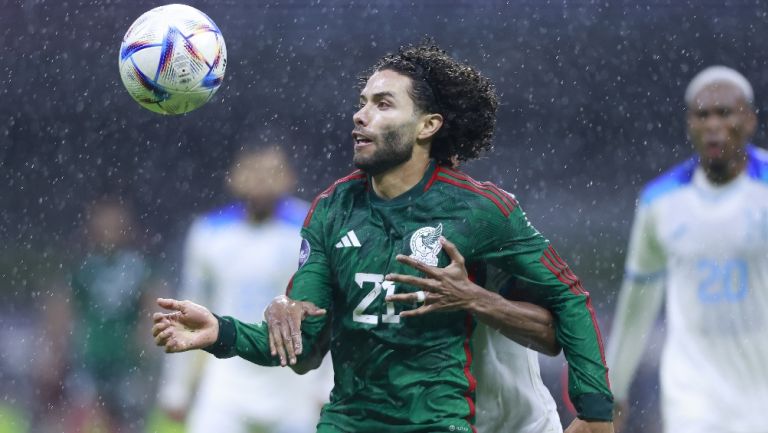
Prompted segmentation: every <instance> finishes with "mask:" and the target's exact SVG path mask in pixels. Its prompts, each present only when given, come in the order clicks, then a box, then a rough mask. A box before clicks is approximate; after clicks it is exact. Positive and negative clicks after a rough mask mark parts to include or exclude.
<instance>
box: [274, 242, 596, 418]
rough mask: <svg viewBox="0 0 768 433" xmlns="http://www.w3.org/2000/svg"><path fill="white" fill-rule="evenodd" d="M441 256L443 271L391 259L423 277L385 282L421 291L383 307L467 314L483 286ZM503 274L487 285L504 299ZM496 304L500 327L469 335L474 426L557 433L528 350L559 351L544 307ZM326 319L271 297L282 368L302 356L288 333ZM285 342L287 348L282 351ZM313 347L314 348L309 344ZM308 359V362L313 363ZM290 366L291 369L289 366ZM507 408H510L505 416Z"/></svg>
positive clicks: (456, 259) (455, 258)
mask: <svg viewBox="0 0 768 433" xmlns="http://www.w3.org/2000/svg"><path fill="white" fill-rule="evenodd" d="M443 246H444V251H445V252H446V253H447V254H448V256H449V257H450V258H451V264H450V265H448V266H447V267H445V268H434V267H427V266H424V265H422V264H421V262H418V261H416V260H414V259H412V258H410V257H407V256H398V257H397V260H398V261H400V262H402V263H404V264H407V265H408V266H411V267H413V268H415V269H419V270H421V272H423V273H424V274H425V275H426V276H427V278H420V277H415V276H410V275H399V274H390V275H388V276H387V277H386V279H388V280H390V281H395V282H401V283H405V284H409V285H411V286H413V287H418V288H421V289H423V292H410V293H403V294H395V295H392V296H389V297H387V298H385V301H390V302H410V303H413V302H416V301H418V300H419V299H424V305H425V307H423V308H420V309H416V310H410V311H409V312H403V313H402V314H401V317H407V316H408V315H409V314H411V315H412V314H427V313H437V312H440V311H444V309H445V308H446V307H448V308H449V309H457V308H458V309H463V310H466V311H469V312H473V310H474V309H475V308H476V307H475V306H477V305H480V303H479V302H477V301H478V300H479V299H482V298H483V297H488V296H490V297H492V298H493V295H491V294H490V293H489V292H487V291H486V290H485V289H484V288H482V287H480V286H478V285H476V284H475V283H473V282H472V281H471V280H470V279H469V275H468V273H467V270H466V267H465V266H464V263H465V261H464V258H463V256H461V254H460V253H459V252H458V251H457V250H456V247H455V246H454V245H453V244H452V243H451V242H448V241H447V240H446V241H444V244H443ZM506 278H507V276H506V275H504V274H503V273H501V272H494V273H493V275H489V276H488V278H487V282H486V284H487V286H488V287H501V288H502V289H501V290H499V291H498V292H499V294H503V295H504V297H505V298H509V297H510V296H515V295H516V293H515V292H516V290H515V288H514V287H513V286H511V285H510V282H509V281H507V279H506ZM496 301H497V302H503V303H505V304H507V307H506V311H505V320H504V323H490V324H485V323H482V322H480V323H478V324H477V328H476V329H475V332H474V334H473V337H472V338H473V343H474V349H475V350H474V352H475V354H476V355H475V358H474V361H473V364H474V370H473V373H474V375H475V378H476V379H477V393H476V394H477V399H476V403H477V405H476V412H477V416H476V424H475V426H476V427H477V429H478V431H480V432H515V433H559V432H562V431H563V428H562V426H561V424H560V417H559V416H558V414H557V406H556V404H555V401H554V399H553V398H552V394H550V392H549V390H548V389H547V388H546V386H545V385H544V382H543V380H542V378H541V373H540V368H539V360H538V355H537V353H536V352H535V351H533V350H531V348H535V349H536V350H539V351H541V352H542V353H545V354H548V355H552V356H554V355H556V354H557V353H559V352H560V347H559V345H558V344H557V341H556V339H555V334H554V321H553V318H552V315H551V314H550V313H549V311H547V310H546V309H543V308H541V307H539V306H536V305H533V304H529V303H524V302H504V301H501V300H499V299H496ZM318 314H325V312H324V311H323V310H321V309H318V308H317V306H315V305H314V304H312V303H310V302H301V301H299V302H297V301H293V300H291V299H289V298H287V297H286V296H284V295H283V296H278V297H277V298H275V299H274V300H273V301H272V302H271V303H270V305H269V307H268V308H267V310H266V312H265V317H266V321H267V325H268V326H269V332H270V344H271V345H274V346H273V349H274V350H273V352H274V353H277V354H279V356H280V357H281V362H284V360H285V359H286V358H289V359H290V362H291V363H294V362H295V359H296V358H295V355H296V353H301V351H302V349H303V348H302V346H301V343H302V341H301V339H300V338H296V339H294V338H293V337H292V336H291V333H292V331H291V330H292V329H300V327H301V321H302V320H303V319H304V318H306V317H307V316H314V315H318ZM286 342H291V343H293V344H290V345H286V344H285V343H286ZM321 344H322V347H321V349H320V350H319V352H318V353H317V354H316V355H315V354H313V356H312V357H310V358H309V359H305V360H304V362H303V363H302V364H297V367H298V369H299V370H301V371H304V370H307V369H311V368H313V367H316V365H314V364H313V362H314V363H315V364H319V361H320V360H321V359H322V355H324V353H325V351H327V348H328V342H327V340H324V341H323V342H321ZM316 347H317V344H316ZM313 358H314V359H313ZM294 368H295V367H294ZM510 408H514V410H510ZM580 424H581V427H588V425H585V423H584V422H583V421H581V420H578V419H577V420H574V422H573V423H572V425H571V426H570V427H569V428H570V429H569V430H568V431H569V432H573V431H578V430H577V429H576V428H577V427H578V426H579V425H580Z"/></svg>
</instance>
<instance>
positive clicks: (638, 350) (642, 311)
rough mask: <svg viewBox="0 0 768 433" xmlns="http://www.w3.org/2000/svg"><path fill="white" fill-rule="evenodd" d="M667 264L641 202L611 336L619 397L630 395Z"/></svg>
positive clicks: (613, 382)
mask: <svg viewBox="0 0 768 433" xmlns="http://www.w3.org/2000/svg"><path fill="white" fill-rule="evenodd" d="M665 266H666V257H665V254H664V251H663V249H662V248H661V246H660V245H659V242H658V238H657V235H656V227H655V223H654V218H653V213H652V209H650V207H649V206H641V207H640V208H638V210H637V212H636V214H635V221H634V224H633V226H632V233H631V235H630V241H629V248H628V251H627V260H626V269H625V275H624V281H623V283H622V287H621V291H620V293H619V297H618V301H617V306H616V313H615V314H614V318H613V326H612V329H611V333H610V337H609V339H608V350H607V360H608V366H609V378H610V381H611V389H612V391H613V394H614V397H615V398H616V400H617V401H623V400H626V399H627V397H628V393H629V387H630V385H631V384H632V379H633V378H634V375H635V371H636V370H637V366H638V364H639V363H640V359H641V358H642V355H643V351H644V350H645V345H646V341H647V339H648V335H649V334H650V333H651V332H652V327H653V323H654V321H655V319H656V317H657V316H658V313H659V310H660V309H661V305H662V300H663V299H664V276H665Z"/></svg>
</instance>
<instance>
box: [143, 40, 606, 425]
mask: <svg viewBox="0 0 768 433" xmlns="http://www.w3.org/2000/svg"><path fill="white" fill-rule="evenodd" d="M366 78H367V79H366V80H365V87H364V88H363V89H362V91H361V93H360V107H359V110H358V111H357V112H356V113H355V115H354V116H353V121H354V124H355V128H354V130H353V132H352V137H353V145H354V163H355V165H356V166H357V167H358V168H359V169H360V170H359V171H356V172H354V173H352V174H351V175H349V176H346V177H344V178H342V179H340V180H338V181H336V182H335V183H334V184H333V185H332V186H331V187H329V188H328V189H327V190H325V191H324V192H323V193H321V194H320V195H319V196H318V197H317V198H316V199H315V200H314V202H313V204H312V206H311V208H310V211H309V214H308V215H307V218H306V219H305V222H304V227H303V228H302V231H301V233H302V237H303V240H302V247H301V255H300V257H301V258H300V260H299V264H300V267H299V270H298V271H297V272H296V274H294V276H293V279H292V281H291V283H290V284H289V288H288V295H289V296H290V297H291V298H293V299H296V300H299V301H311V302H313V303H314V304H315V305H317V306H318V307H320V308H324V309H327V310H328V312H329V313H330V314H329V316H330V317H331V318H332V319H331V320H328V319H327V317H326V316H317V317H309V318H307V319H306V320H305V321H304V323H303V324H302V329H301V337H300V338H302V339H303V340H304V341H303V345H304V347H305V348H307V350H306V352H307V353H311V352H312V348H313V347H314V345H315V343H316V341H317V340H318V339H319V338H320V336H321V335H322V333H323V331H324V330H325V328H326V326H329V327H330V328H329V329H328V332H330V341H331V345H330V347H331V348H330V351H331V354H332V359H333V364H334V371H335V378H334V380H335V384H334V389H333V392H332V394H331V402H330V403H329V404H328V405H326V406H325V407H324V408H323V411H322V414H321V416H320V421H319V423H318V425H317V429H318V432H321V433H328V432H362V431H388V432H435V431H460V432H469V431H473V430H475V427H474V426H473V420H474V392H475V388H476V381H475V378H474V376H473V374H472V369H473V367H472V359H473V338H472V337H473V331H474V328H475V325H476V320H481V321H484V322H504V311H505V310H504V308H503V307H504V303H503V302H501V301H503V298H501V297H500V296H497V298H494V299H495V300H497V301H498V302H488V303H486V302H483V303H482V307H483V310H482V311H480V310H478V313H477V314H475V315H473V314H471V313H469V312H467V311H464V310H456V311H449V312H443V313H441V314H435V315H429V316H424V317H410V318H408V317H401V315H400V313H401V312H403V311H407V310H409V309H413V307H415V305H409V306H406V307H403V306H401V305H396V304H395V303H394V302H388V301H386V300H385V296H388V295H394V294H396V293H403V292H410V291H414V289H415V288H414V287H410V286H408V285H405V284H396V283H395V282H393V281H390V280H385V278H384V277H385V275H387V274H390V273H400V274H408V273H410V274H414V273H415V271H413V270H411V269H410V268H409V267H408V266H407V265H405V264H402V263H400V262H398V261H397V260H395V257H396V256H397V255H398V254H403V255H407V256H410V257H412V258H413V259H415V260H418V261H420V262H422V263H424V264H426V265H429V266H438V267H444V266H445V265H446V264H447V263H448V261H449V258H448V256H447V255H446V254H441V250H442V249H443V243H441V240H440V239H441V236H443V235H444V236H446V237H449V238H451V239H452V241H453V242H454V243H455V244H456V249H457V250H458V251H461V252H462V254H463V255H464V257H465V260H466V263H467V264H468V265H467V269H468V270H469V271H470V272H471V273H472V274H473V275H476V276H477V277H478V281H479V282H481V283H483V281H482V280H483V276H484V275H485V274H486V273H487V272H490V271H493V270H494V269H499V270H500V271H502V272H506V273H507V274H509V275H510V276H512V277H513V278H514V280H515V284H516V286H518V287H520V289H521V290H524V291H526V292H528V293H530V296H531V297H532V298H535V300H536V302H538V303H541V304H542V305H543V306H546V307H547V308H548V309H550V310H551V311H552V312H553V313H554V314H555V316H556V317H557V319H558V320H556V323H555V326H556V332H557V336H558V342H559V343H560V344H561V345H562V346H563V348H564V351H565V355H566V358H567V359H568V360H569V363H570V374H571V377H572V381H571V391H572V397H573V400H574V402H575V405H576V407H577V408H578V410H579V415H580V417H582V418H584V419H587V420H591V421H598V422H593V423H592V425H591V426H590V427H592V431H601V432H602V431H612V425H611V423H610V419H611V416H612V414H611V409H612V403H613V399H612V395H611V392H610V390H609V387H608V382H607V369H606V367H605V364H604V360H603V354H602V350H601V347H602V343H601V340H600V334H599V330H598V328H597V324H596V322H595V319H594V315H592V314H591V305H590V301H589V296H588V294H587V293H586V292H585V291H584V290H583V288H582V287H581V283H580V282H579V280H578V279H577V278H576V277H575V276H574V275H573V273H572V272H571V271H570V269H569V268H568V266H567V265H566V264H565V263H564V262H563V261H562V259H560V257H559V256H558V255H557V254H556V253H555V251H554V249H552V247H550V246H549V243H548V242H547V241H546V239H544V237H543V236H542V235H541V234H540V233H539V232H537V231H536V230H535V229H534V228H533V226H532V225H531V224H530V223H529V222H528V220H527V219H526V217H525V215H524V213H523V212H522V210H521V209H520V206H519V205H518V203H517V202H516V201H515V199H514V198H513V197H512V196H511V195H510V194H508V193H506V192H504V191H502V190H500V189H498V188H497V187H496V186H494V185H492V184H490V183H480V182H476V181H474V180H473V179H471V178H469V177H467V176H466V175H464V174H462V173H460V172H458V171H455V170H452V169H450V168H448V167H450V166H451V164H452V162H453V161H452V159H454V158H457V159H458V160H460V161H463V160H468V159H472V158H474V157H476V156H477V155H478V154H479V152H480V151H482V150H484V149H486V148H488V147H490V144H491V137H492V135H493V127H494V123H495V112H496V107H497V100H496V96H495V94H494V91H493V87H492V85H491V83H490V82H489V81H488V80H487V79H486V78H485V77H483V76H482V75H480V73H479V72H477V71H476V70H475V69H474V68H472V67H470V66H467V65H464V64H461V63H459V62H457V61H455V60H454V59H452V58H451V57H449V56H448V55H446V54H445V52H443V51H442V50H440V49H439V48H437V47H436V46H431V45H422V46H417V47H409V48H405V49H402V50H400V51H399V52H398V53H395V54H390V55H387V56H385V57H383V58H382V59H381V60H380V61H379V62H378V63H377V64H376V65H375V66H374V67H373V69H372V73H370V74H367V75H366ZM481 285H482V284H481ZM489 299H490V298H489ZM478 301H480V300H478ZM486 301H487V300H486ZM158 303H159V305H160V306H162V307H164V308H168V309H171V310H173V311H174V312H173V313H169V314H161V313H157V314H156V315H155V316H154V320H155V325H154V326H153V335H154V336H155V340H156V342H157V344H158V345H161V346H164V347H165V349H166V351H169V352H175V351H183V350H188V349H193V348H205V349H207V350H208V351H209V352H211V353H213V354H215V355H216V356H218V357H229V356H235V355H238V356H241V357H243V358H246V359H248V360H250V361H252V362H255V363H258V364H263V365H275V364H277V363H279V361H278V360H276V359H275V358H274V357H273V356H272V355H271V351H270V347H269V336H268V329H267V326H265V325H264V324H263V323H259V324H246V323H243V322H241V321H239V320H236V319H234V318H231V317H218V316H215V315H213V314H212V313H211V312H209V311H208V310H207V309H206V308H204V307H202V306H200V305H197V304H194V303H191V302H187V301H185V302H180V301H176V300H172V299H160V300H158ZM302 356H307V355H302Z"/></svg>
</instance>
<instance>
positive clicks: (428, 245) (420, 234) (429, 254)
mask: <svg viewBox="0 0 768 433" xmlns="http://www.w3.org/2000/svg"><path fill="white" fill-rule="evenodd" d="M442 234H443V224H438V225H437V227H429V226H427V227H422V228H420V229H418V230H416V231H415V232H414V233H413V235H412V236H411V258H412V259H415V260H418V261H420V262H422V263H424V264H425V265H429V266H437V255H438V254H439V253H440V250H441V249H443V246H442V244H440V236H442Z"/></svg>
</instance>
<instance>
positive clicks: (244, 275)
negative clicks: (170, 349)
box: [160, 198, 333, 431]
mask: <svg viewBox="0 0 768 433" xmlns="http://www.w3.org/2000/svg"><path fill="white" fill-rule="evenodd" d="M307 211H308V205H307V203H305V202H303V201H300V200H297V199H293V198H285V199H283V200H281V201H280V202H279V204H278V206H277V208H276V211H275V214H274V216H273V218H271V219H270V220H267V221H264V222H260V223H253V222H251V221H248V219H247V216H246V211H245V208H244V206H242V205H241V204H234V205H230V206H227V207H225V208H223V209H220V210H217V211H215V212H211V213H209V214H208V215H205V216H203V217H201V218H198V219H197V220H196V221H195V222H194V224H193V225H192V228H191V229H190V231H189V234H188V236H187V242H186V247H185V257H184V265H183V270H182V284H181V291H180V293H179V295H178V297H179V298H180V299H189V300H191V301H193V302H196V303H199V304H202V305H205V306H207V307H208V308H210V310H211V311H213V312H215V313H217V314H220V315H228V316H235V317H237V318H238V319H240V320H244V321H247V322H260V321H262V320H263V312H264V310H265V309H266V307H267V305H269V303H270V302H271V301H272V299H273V298H274V297H275V296H277V295H281V294H284V293H285V287H286V286H287V284H288V282H289V281H290V278H291V276H292V275H293V273H294V272H295V271H296V269H297V267H298V260H299V245H300V243H301V236H300V234H299V232H300V229H301V224H302V222H303V220H304V217H305V216H306V214H307ZM168 358H169V359H168V365H167V366H166V369H165V374H164V376H165V377H164V378H165V381H164V383H163V384H162V386H161V396H160V401H161V404H163V405H164V406H165V407H167V408H174V409H184V408H186V407H188V406H189V405H190V404H191V403H192V400H193V397H192V391H193V389H194V387H195V383H196V381H197V378H196V374H195V370H199V368H197V369H196V368H195V367H194V364H195V359H194V356H193V355H189V354H178V355H172V356H169V357H168ZM204 361H205V365H204V367H203V368H202V375H201V376H200V378H199V380H200V384H199V388H198V391H197V393H196V394H197V395H196V397H194V405H193V406H192V413H191V414H190V417H189V423H190V426H189V428H190V430H192V431H205V429H206V428H208V427H203V426H215V425H220V426H221V425H223V424H221V423H222V422H223V421H224V418H227V415H225V414H224V413H221V412H220V411H221V410H225V411H228V412H230V413H231V416H230V417H236V418H238V419H240V420H241V421H245V422H251V423H252V422H256V423H259V424H266V425H281V424H284V423H285V421H286V420H288V421H290V422H291V423H293V425H295V428H294V427H291V428H290V429H289V430H290V431H308V430H306V429H304V427H303V426H309V428H310V429H311V430H312V431H314V428H313V427H314V425H315V423H316V421H317V418H318V417H319V413H320V407H321V404H322V403H324V402H325V401H327V399H328V395H329V393H330V389H331V386H332V382H333V379H332V376H331V371H330V367H329V366H328V365H327V363H325V364H326V365H324V366H323V367H321V369H319V370H318V371H313V372H310V373H308V374H307V375H305V376H299V375H297V374H296V373H294V372H293V371H291V370H290V369H288V368H267V367H261V366H257V365H255V364H252V363H250V362H248V361H246V360H243V359H240V358H233V359H231V360H226V361H217V360H208V359H205V360H204ZM213 408H215V409H213ZM203 418H204V419H203ZM228 421H233V420H228ZM233 422H234V421H233ZM195 423H197V424H199V425H200V427H199V428H198V427H195V425H194V424H195ZM217 423H218V424H217ZM240 424H242V422H241V423H240ZM229 428H233V429H234V428H236V427H234V426H233V427H229ZM237 428H238V429H239V427H237ZM219 430H220V429H219ZM208 431H211V430H208ZM220 431H229V430H226V429H224V430H220Z"/></svg>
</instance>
